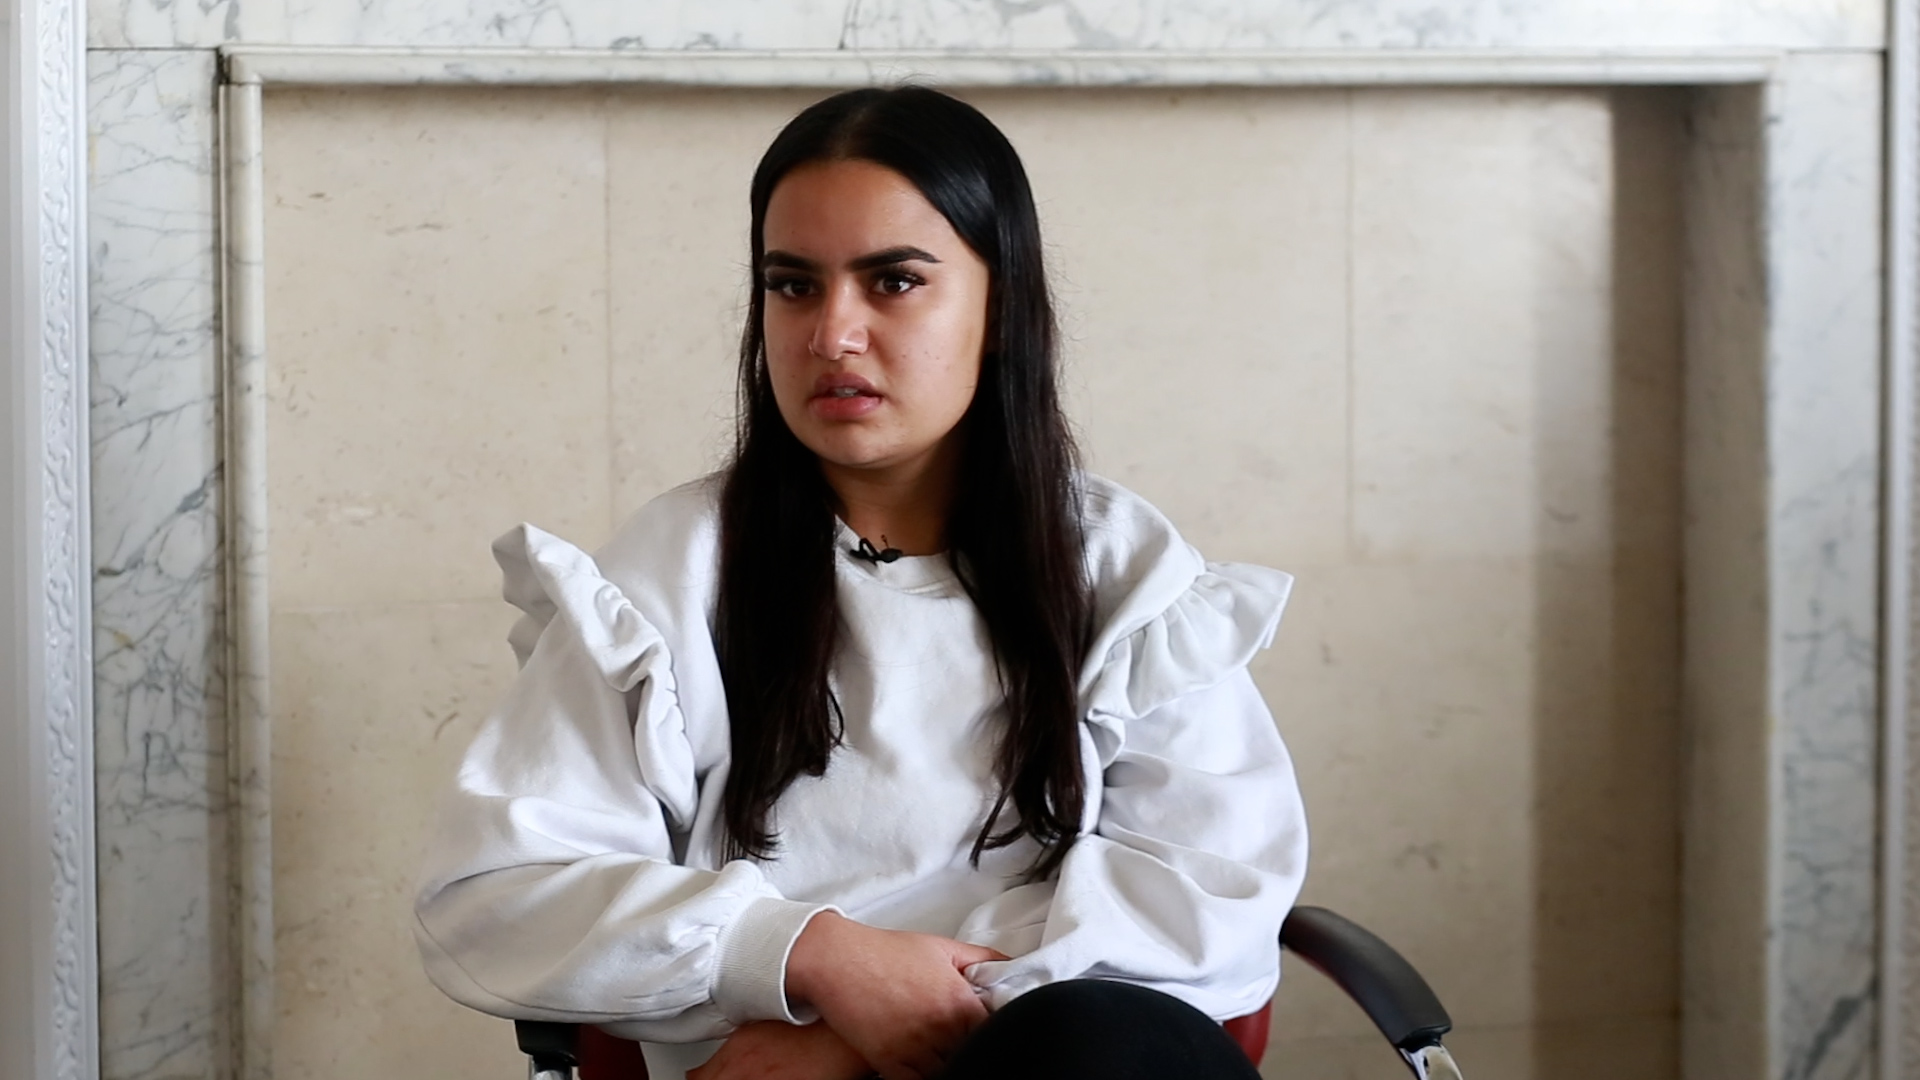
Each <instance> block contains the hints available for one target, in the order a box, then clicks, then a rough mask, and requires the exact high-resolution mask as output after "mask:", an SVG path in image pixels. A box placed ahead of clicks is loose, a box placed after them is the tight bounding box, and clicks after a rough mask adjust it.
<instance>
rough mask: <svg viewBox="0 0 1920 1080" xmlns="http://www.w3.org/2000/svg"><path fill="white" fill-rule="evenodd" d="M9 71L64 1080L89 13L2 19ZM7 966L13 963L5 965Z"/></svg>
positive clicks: (41, 872) (11, 277) (15, 281)
mask: <svg viewBox="0 0 1920 1080" xmlns="http://www.w3.org/2000/svg"><path fill="white" fill-rule="evenodd" d="M9 14H10V20H9V21H10V22H11V24H12V25H11V29H12V32H13V34H14V35H15V36H14V37H13V39H12V40H11V41H9V42H8V47H9V49H10V50H11V52H10V56H9V57H8V64H7V68H8V70H9V72H10V73H11V76H12V79H11V84H10V85H9V86H8V88H7V97H8V98H9V100H10V104H11V106H12V107H11V108H10V109H9V114H8V128H9V130H8V140H9V144H10V145H9V156H10V157H11V159H12V162H13V168H14V170H15V171H14V175H13V182H12V186H11V187H10V188H9V190H10V191H12V192H13V202H14V205H11V206H9V207H8V213H9V214H10V215H11V218H10V221H11V226H10V230H9V231H10V232H15V236H14V242H15V247H16V250H15V251H13V252H11V253H10V256H11V258H12V263H11V266H10V272H9V274H8V275H7V278H6V280H7V285H8V289H9V291H10V293H11V295H9V296H8V297H7V301H8V305H9V310H10V311H12V312H15V313H18V317H19V323H18V325H17V326H16V327H14V329H13V331H12V332H11V333H10V334H9V335H8V336H7V350H8V352H9V353H10V354H11V355H10V356H9V357H8V361H9V364H10V365H15V366H16V376H17V377H16V378H15V379H14V380H13V381H12V382H11V384H10V385H11V386H12V387H13V388H14V390H15V391H16V392H18V393H19V394H20V395H21V400H19V401H17V402H15V403H13V409H12V412H13V416H14V418H15V419H16V420H17V421H18V423H17V424H16V425H15V434H14V435H13V436H11V443H10V445H9V446H8V447H7V449H6V453H7V455H8V460H7V466H8V467H9V468H10V469H11V470H12V474H13V475H12V478H11V479H12V483H13V484H14V485H15V490H16V491H17V492H18V496H17V498H18V505H16V506H15V507H12V508H10V512H11V513H13V514H15V515H17V516H16V517H15V519H14V523H15V530H14V534H13V535H14V545H13V546H12V547H11V548H10V552H11V556H12V558H13V559H14V560H15V565H14V566H10V567H8V570H9V571H10V572H11V573H13V575H14V580H15V581H16V582H18V583H19V588H20V589H21V593H20V595H19V597H18V599H19V608H18V610H16V611H15V612H13V613H12V626H11V629H12V632H13V634H14V635H16V636H15V637H13V638H12V639H11V640H13V641H14V642H15V643H16V647H17V648H18V649H19V651H20V655H19V657H18V658H17V659H18V663H17V666H16V668H15V670H16V671H18V672H19V673H20V675H21V677H22V680H23V683H24V685H22V686H19V687H14V688H13V690H14V701H16V702H18V703H21V704H22V705H23V706H24V710H23V711H24V715H23V716H22V717H21V719H22V721H23V722H24V725H25V730H24V732H23V735H24V738H23V739H22V742H23V744H24V746H25V748H26V749H27V757H28V759H29V760H28V761H27V762H26V768H27V770H28V771H29V773H30V774H31V775H32V777H33V779H32V782H30V783H29V784H28V785H27V790H28V794H27V798H26V800H25V801H26V804H27V822H28V833H29V835H28V846H27V847H26V848H25V849H24V851H23V859H24V860H25V861H27V865H25V866H17V867H16V866H11V865H10V866H6V867H0V873H8V874H17V875H19V877H20V878H22V879H24V880H26V881H29V882H30V883H31V884H30V886H29V889H30V893H31V895H30V896H29V897H28V902H29V903H30V905H31V909H30V911H29V912H28V913H27V918H26V922H27V924H28V925H27V933H28V935H29V940H30V942H31V949H30V952H31V961H30V966H31V969H32V976H31V977H32V982H33V991H32V997H33V1006H34V1020H33V1024H32V1030H31V1031H29V1032H26V1033H25V1035H26V1037H28V1038H30V1039H31V1040H32V1042H33V1044H34V1049H33V1051H32V1058H33V1060H34V1061H35V1063H36V1066H35V1067H36V1069H37V1070H40V1071H42V1072H44V1073H45V1074H46V1075H48V1076H51V1077H53V1078H57V1080H91V1078H93V1077H96V1076H97V1075H98V1073H99V1046H98V1044H99V1034H98V1032H99V1027H98V998H99V977H98V970H97V962H96V955H95V929H94V927H95V923H94V831H93V713H92V685H93V672H92V667H93V665H92V647H91V626H92V619H91V599H92V598H91V590H90V588H89V584H88V566H89V540H88V530H89V522H90V517H89V514H88V462H89V451H88V443H87V405H88V399H87V351H86V348H87V334H86V319H87V307H86V229H85V216H86V187H85V160H86V159H85V146H86V118H85V106H84V102H85V96H84V85H83V60H84V52H83V49H84V42H85V24H84V7H83V6H82V5H81V4H80V3H79V2H78V0H18V2H16V3H14V4H12V5H11V11H10V13H9ZM5 962H6V963H8V964H10V965H11V964H14V963H16V962H18V961H16V960H15V959H14V958H12V957H9V958H8V960H7V961H5Z"/></svg>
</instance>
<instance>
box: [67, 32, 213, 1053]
mask: <svg viewBox="0 0 1920 1080" xmlns="http://www.w3.org/2000/svg"><path fill="white" fill-rule="evenodd" d="M90 61H91V63H90V69H89V79H90V101H89V105H88V116H89V118H90V123H91V129H92V130H91V131H90V133H89V134H90V143H91V146H92V154H91V158H92V185H93V186H92V193H91V199H90V201H89V214H90V222H89V232H90V237H91V249H90V251H89V259H90V262H91V278H92V284H91V289H92V292H91V308H92V312H91V321H90V327H91V334H92V360H93V365H92V372H91V376H92V419H93V474H94V476H96V477H98V478H100V479H99V482H98V483H96V484H95V485H94V489H93V535H94V549H93V555H94V560H95V567H94V594H93V595H94V634H95V643H94V655H95V657H96V658H97V659H96V667H95V674H94V699H95V702H96V718H95V731H96V747H95V761H96V763H97V765H96V768H97V770H98V778H97V799H98V837H99V839H98V846H99V865H100V870H99V879H100V897H99V912H100V939H99V942H100V979H101V997H102V1001H101V1024H100V1028H101V1033H102V1043H103V1046H102V1070H103V1075H105V1076H108V1077H112V1078H114V1080H160V1078H163V1077H164V1078H170V1077H182V1076H203V1075H211V1073H212V1071H213V1070H214V1069H215V1068H216V1067H217V1063H218V1062H220V1061H221V1060H222V1057H223V1055H224V1047H223V1046H222V1045H221V1044H222V1041H223V1035H222V1032H221V1030H220V1029H221V1025H222V1024H223V1023H224V1020H223V1018H222V1016H221V1010H220V1007H219V1005H218V1003H219V1001H220V1000H221V994H220V985H221V981H222V978H221V975H220V972H221V971H222V968H223V965H224V960H223V955H224V950H225V947H226V942H225V936H226V925H225V907H226V905H225V895H226V892H225V886H224V884H221V881H222V878H223V876H224V874H225V872H226V871H225V860H224V858H223V856H222V844H223V838H222V833H223V830H224V829H225V815H224V803H225V799H226V762H225V756H224V741H225V739H224V724H225V719H224V711H223V705H222V701H221V698H222V687H221V678H222V676H221V671H220V667H221V665H220V662H219V656H220V649H221V646H220V639H219V635H218V630H219V625H220V623H219V617H220V607H221V599H220V598H221V588H222V586H221V574H220V523H219V519H220V467H219V460H220V455H219V438H220V436H219V428H218V422H219V397H218V393H217V389H218V387H217V382H216V379H217V375H218V370H219V365H218V356H217V352H216V334H215V314H216V303H215V300H216V294H215V285H216V276H215V261H214V259H215V251H214V244H215V236H214V199H215V188H214V174H213V146H214V140H213V124H214V116H213V109H212V101H213V97H212V95H213V81H214V70H213V69H214V65H213V55H212V54H211V53H209V52H204V51H196V52H185V51H140V52H131V51H128V52H112V53H94V54H92V55H91V57H90Z"/></svg>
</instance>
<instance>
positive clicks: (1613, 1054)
mask: <svg viewBox="0 0 1920 1080" xmlns="http://www.w3.org/2000/svg"><path fill="white" fill-rule="evenodd" d="M1276 1027H1277V1025H1276ZM1446 1042H1447V1047H1448V1049H1450V1050H1451V1051H1452V1052H1453V1058H1454V1061H1455V1062H1457V1063H1458V1064H1459V1066H1460V1071H1461V1073H1462V1074H1463V1075H1465V1076H1468V1077H1471V1078H1472V1080H1621V1078H1624V1077H1632V1078H1633V1080H1669V1078H1671V1077H1674V1076H1677V1075H1678V1073H1677V1071H1676V1064H1675V1062H1676V1058H1677V1055H1678V1040H1677V1028H1676V1026H1675V1024H1674V1020H1673V1018H1672V1017H1670V1016H1648V1017H1629V1018H1626V1019H1622V1020H1600V1021H1596V1022H1593V1023H1580V1024H1543V1025H1539V1026H1526V1027H1464V1028H1457V1029H1455V1031H1454V1032H1453V1034H1451V1035H1449V1036H1447V1040H1446ZM1260 1075H1261V1076H1264V1077H1268V1078H1269V1080H1405V1078H1406V1076H1407V1067H1406V1065H1405V1064H1404V1063H1402V1062H1401V1060H1400V1055H1399V1054H1397V1053H1395V1052H1394V1050H1393V1048H1392V1047H1391V1046H1388V1045H1387V1042H1386V1040H1385V1039H1382V1038H1381V1037H1380V1036H1379V1035H1378V1034H1371V1035H1357V1036H1345V1037H1336V1038H1313V1037H1299V1038H1290V1037H1286V1036H1283V1034H1282V1033H1281V1032H1280V1031H1278V1030H1276V1031H1275V1032H1274V1035H1273V1042H1272V1043H1270V1044H1269V1045H1268V1047H1267V1055H1266V1057H1265V1059H1263V1060H1262V1061H1261V1063H1260Z"/></svg>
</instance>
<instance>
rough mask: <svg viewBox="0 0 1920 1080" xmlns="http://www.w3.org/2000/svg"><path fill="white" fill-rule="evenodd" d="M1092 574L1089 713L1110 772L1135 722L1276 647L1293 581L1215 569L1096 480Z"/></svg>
mask: <svg viewBox="0 0 1920 1080" xmlns="http://www.w3.org/2000/svg"><path fill="white" fill-rule="evenodd" d="M1085 490H1086V492H1087V501H1086V512H1087V523H1088V537H1089V572H1090V573H1091V574H1092V575H1093V583H1094V591H1095V595H1096V598H1097V599H1096V608H1097V610H1098V612H1099V617H1100V618H1101V620H1102V624H1101V627H1100V629H1099V631H1098V633H1097V635H1096V637H1095V640H1094V647H1093V649H1092V651H1091V652H1090V653H1089V654H1088V658H1087V667H1086V669H1085V671H1084V672H1083V674H1082V678H1081V687H1080V693H1081V704H1082V708H1083V710H1084V713H1085V716H1086V719H1087V723H1088V725H1089V727H1090V728H1091V729H1092V730H1091V734H1092V736H1093V741H1094V746H1095V748H1096V750H1097V751H1098V753H1099V757H1100V764H1101V766H1102V767H1104V766H1105V765H1107V764H1109V763H1110V762H1111V761H1112V760H1113V757H1114V756H1115V755H1117V754H1118V753H1119V751H1120V748H1121V746H1122V745H1123V744H1124V742H1125V740H1126V725H1127V723H1128V722H1129V721H1133V720H1137V719H1139V718H1140V717H1143V716H1146V715H1147V714H1149V713H1151V712H1153V711H1154V710H1155V709H1158V708H1160V707H1161V706H1163V705H1166V704H1168V703H1170V702H1172V701H1174V700H1176V699H1178V698H1180V697H1183V696H1185V695H1187V694H1191V693H1193V692H1195V691H1198V690H1204V689H1207V688H1209V687H1212V686H1216V685H1218V684H1220V683H1221V682H1223V681H1225V680H1226V679H1227V678H1228V677H1229V676H1231V675H1232V674H1233V673H1234V672H1236V671H1239V670H1240V669H1242V668H1244V667H1246V666H1247V664H1248V662H1250V661H1251V660H1252V659H1253V656H1254V654H1255V653H1257V652H1259V651H1260V650H1261V649H1264V648H1266V647H1267V646H1268V645H1270V644H1272V642H1273V635H1274V630H1275V629H1276V628H1277V627H1278V625H1279V623H1280V616H1281V613H1282V611H1283V610H1284V609H1285V607H1286V603H1287V597H1288V594H1289V593H1290V592H1291V591H1292V587H1293V578H1292V576H1291V575H1289V574H1285V573H1282V572H1281V571H1278V570H1271V569H1268V568H1267V567H1264V566H1253V565H1250V564H1246V563H1227V562H1207V561H1205V560H1204V559H1202V558H1201V557H1200V554H1199V552H1197V551H1195V550H1194V549H1193V547H1192V546H1191V545H1189V544H1188V543H1186V541H1184V540H1183V539H1181V538H1180V535H1179V533H1178V532H1177V531H1176V530H1175V529H1174V527H1173V525H1172V523H1171V522H1169V521H1167V519H1166V518H1165V517H1164V516H1162V515H1161V514H1160V513H1159V511H1157V510H1155V509H1154V508H1153V507H1152V505H1151V504H1149V503H1147V502H1146V500H1144V499H1142V498H1140V497H1139V496H1138V495H1135V494H1133V493H1132V492H1130V491H1127V490H1126V489H1125V488H1122V487H1120V486H1119V485H1117V484H1114V483H1112V482H1111V481H1106V480H1101V479H1099V478H1097V477H1088V478H1087V479H1086V489H1085Z"/></svg>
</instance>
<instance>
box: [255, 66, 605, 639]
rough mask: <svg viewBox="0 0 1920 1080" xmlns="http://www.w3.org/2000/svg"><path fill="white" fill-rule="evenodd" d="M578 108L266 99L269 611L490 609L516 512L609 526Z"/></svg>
mask: <svg viewBox="0 0 1920 1080" xmlns="http://www.w3.org/2000/svg"><path fill="white" fill-rule="evenodd" d="M599 100H600V99H599V97H598V96H597V95H593V94H587V93H582V92H556V91H529V90H524V89H520V90H480V89H469V90H445V91H442V90H434V91H428V90H420V89H407V90H397V91H367V90H354V91H328V92H319V91H301V92H285V93H274V94H271V95H269V96H268V99H267V107H266V128H265V137H266V155H265V160H266V192H267V211H266V228H267V233H266V243H267V269H268V282H267V325H268V356H269V360H268V369H269V379H268V393H269V398H270V404H269V413H268V415H269V419H268V425H269V438H268V457H269V465H268V469H269V473H270V476H271V482H270V484H269V489H268V490H269V512H270V518H271V529H272V552H273V570H272V573H273V589H274V602H275V604H276V605H281V606H285V605H293V606H314V605H324V606H334V605H341V606H344V605H352V604H357V603H369V602H389V601H397V600H409V601H410V600H440V599H448V598H455V597H459V598H480V597H486V596H497V595H498V594H499V585H498V572H497V571H496V570H495V569H494V567H493V565H492V560H491V559H490V557H489V556H488V553H487V543H488V541H489V540H490V539H491V538H492V537H494V536H496V535H498V534H499V533H501V532H504V531H505V530H506V529H508V528H509V527H511V526H512V525H514V524H515V523H517V522H519V521H522V520H532V521H536V522H538V523H539V524H541V525H542V526H544V527H546V528H548V529H550V530H552V531H554V532H556V533H560V534H562V535H565V536H568V537H569V538H571V539H575V540H578V541H580V542H583V543H594V542H597V541H598V540H599V539H601V538H602V537H603V536H604V534H605V533H606V532H607V529H608V525H609V516H610V511H609V508H608V505H607V504H608V498H607V496H608V484H607V467H608V466H607V463H608V439H607V427H608V416H607V404H606V399H607V329H606V324H607V314H606V306H607V296H606V224H605V222H606V216H605V205H606V191H605V187H606V185H605V164H604V152H603V151H604V144H605V120H604V116H603V114H602V111H601V109H600V106H599Z"/></svg>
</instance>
